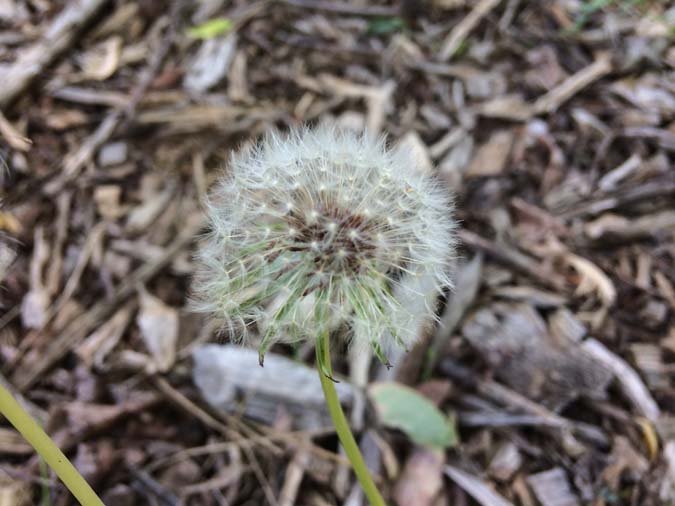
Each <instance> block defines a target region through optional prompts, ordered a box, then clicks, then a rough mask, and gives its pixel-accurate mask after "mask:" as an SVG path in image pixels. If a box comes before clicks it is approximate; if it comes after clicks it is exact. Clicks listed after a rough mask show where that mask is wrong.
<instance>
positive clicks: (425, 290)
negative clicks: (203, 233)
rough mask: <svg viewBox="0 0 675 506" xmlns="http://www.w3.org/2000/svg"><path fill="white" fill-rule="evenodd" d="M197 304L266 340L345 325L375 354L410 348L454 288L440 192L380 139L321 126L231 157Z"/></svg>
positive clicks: (449, 233) (450, 239) (213, 204)
mask: <svg viewBox="0 0 675 506" xmlns="http://www.w3.org/2000/svg"><path fill="white" fill-rule="evenodd" d="M208 214H209V219H210V224H211V232H210V234H209V236H208V238H207V239H206V241H205V245H204V247H203V248H202V249H201V251H200V260H201V261H200V263H201V266H202V268H201V272H200V274H199V276H198V278H197V281H196V284H195V294H196V296H197V298H198V307H199V308H200V309H202V310H205V311H208V312H211V313H213V314H214V315H215V316H216V317H217V318H218V319H220V320H222V321H223V325H224V326H225V327H226V328H227V329H228V330H231V329H235V330H234V332H235V333H237V334H238V335H245V333H246V330H247V329H250V328H252V327H254V326H255V327H257V330H258V331H259V332H260V333H261V334H262V336H263V340H262V341H263V343H262V345H261V352H262V353H264V351H265V350H266V349H267V348H268V347H269V346H270V345H271V344H273V343H274V342H278V341H284V342H289V341H294V340H298V339H305V338H314V337H316V336H317V335H318V334H319V333H320V332H322V331H332V330H336V329H338V328H341V327H343V328H345V329H348V330H349V333H350V335H351V338H352V341H353V342H354V343H355V344H357V345H371V346H373V347H374V348H375V350H376V352H377V353H378V356H380V357H381V358H382V353H384V352H386V350H387V349H389V348H390V347H391V346H393V345H396V344H398V345H401V346H404V347H409V346H411V345H412V343H413V342H414V340H415V338H416V337H417V335H416V334H417V331H418V326H419V321H420V319H424V318H428V317H430V316H433V314H434V311H435V301H436V298H437V296H438V294H439V293H440V292H442V291H443V290H444V289H445V288H447V287H449V286H450V285H451V283H450V274H451V266H452V264H453V255H454V245H455V234H454V228H455V221H454V218H453V216H452V204H451V201H450V199H449V196H448V193H447V190H445V189H444V188H442V187H440V186H439V185H438V183H437V181H436V180H435V179H433V178H431V177H429V176H425V175H422V174H421V173H419V172H418V171H417V170H416V162H415V159H414V158H413V157H412V155H411V154H409V153H408V152H405V151H403V150H400V149H387V147H386V145H385V142H384V140H383V139H374V138H372V137H369V136H368V135H358V134H355V133H352V132H347V131H338V130H336V129H332V128H328V127H324V128H319V129H317V130H308V129H304V130H298V131H293V132H291V133H290V134H288V135H287V136H280V135H276V134H273V135H268V136H267V137H266V138H264V139H263V140H262V141H261V142H260V143H259V144H257V145H256V146H254V147H251V148H249V149H246V150H243V151H241V152H239V153H236V154H234V155H233V156H232V158H231V161H230V167H229V172H228V173H227V175H226V176H225V177H224V178H223V179H222V180H221V181H220V182H219V183H218V184H217V187H216V190H215V192H214V193H213V195H212V197H211V199H210V202H209V204H208Z"/></svg>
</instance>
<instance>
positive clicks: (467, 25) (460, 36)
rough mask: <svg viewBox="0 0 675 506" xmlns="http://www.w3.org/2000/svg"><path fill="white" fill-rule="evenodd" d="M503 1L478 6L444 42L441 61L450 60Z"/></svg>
mask: <svg viewBox="0 0 675 506" xmlns="http://www.w3.org/2000/svg"><path fill="white" fill-rule="evenodd" d="M500 1H501V0H481V1H480V2H478V4H476V6H475V7H474V8H473V10H472V11H471V12H470V13H469V14H468V15H467V16H466V17H465V18H464V19H463V20H462V21H461V22H460V23H459V24H458V25H457V26H455V27H454V28H453V29H452V32H450V35H448V37H447V38H446V39H445V41H444V42H443V47H442V48H441V52H440V53H439V55H438V58H439V59H440V60H441V61H447V60H449V59H450V58H451V57H452V56H453V55H454V54H455V53H456V52H457V50H458V49H459V47H460V46H461V45H462V43H463V42H464V39H466V36H467V35H469V32H471V30H473V29H474V28H475V27H476V26H477V25H478V23H480V20H481V19H483V18H484V17H485V16H486V15H487V13H488V12H490V11H491V10H492V9H494V8H495V7H497V5H498V4H499V2H500Z"/></svg>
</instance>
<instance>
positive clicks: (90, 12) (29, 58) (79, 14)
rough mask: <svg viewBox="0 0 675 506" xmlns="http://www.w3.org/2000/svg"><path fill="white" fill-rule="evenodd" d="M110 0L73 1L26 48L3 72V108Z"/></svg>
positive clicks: (0, 86) (0, 90) (0, 81)
mask: <svg viewBox="0 0 675 506" xmlns="http://www.w3.org/2000/svg"><path fill="white" fill-rule="evenodd" d="M106 3H108V2H107V0H79V1H74V2H70V3H69V4H68V5H67V6H66V7H65V8H64V9H63V11H61V13H60V14H59V15H58V16H57V17H56V18H55V19H54V20H53V21H52V23H51V25H50V26H49V28H47V30H46V31H45V33H44V35H43V36H42V38H41V39H40V40H39V41H38V42H36V43H35V44H33V45H32V46H30V47H29V48H27V49H25V50H24V51H22V52H21V53H20V54H19V56H18V58H17V59H16V61H15V62H14V63H13V64H12V66H11V67H10V68H9V69H8V70H7V71H6V72H4V75H2V76H0V108H5V107H8V106H9V105H10V104H11V103H12V102H13V101H14V100H15V99H16V98H17V97H18V96H19V95H20V94H21V93H22V92H23V90H25V89H26V88H27V87H28V85H29V84H30V83H31V82H32V81H33V79H35V78H36V77H37V76H39V75H41V74H42V73H43V72H44V70H45V69H46V68H47V67H48V66H49V65H50V64H51V63H52V62H53V61H54V59H55V58H56V57H57V56H58V55H59V54H61V53H62V52H63V51H65V50H66V49H67V48H68V47H70V46H71V45H72V44H73V43H74V42H75V39H76V37H77V35H78V33H80V31H81V30H82V27H84V26H86V25H87V24H89V22H90V21H91V20H92V19H93V17H94V16H95V15H96V13H97V12H98V11H99V10H100V9H101V8H102V7H103V6H104V5H105V4H106Z"/></svg>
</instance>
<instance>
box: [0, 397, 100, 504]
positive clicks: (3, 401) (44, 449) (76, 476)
mask: <svg viewBox="0 0 675 506" xmlns="http://www.w3.org/2000/svg"><path fill="white" fill-rule="evenodd" d="M0 412H1V413H2V414H3V415H5V417H6V418H7V420H9V422H10V423H11V424H12V425H14V427H15V428H16V429H17V430H18V431H19V432H20V433H21V435H22V436H23V437H24V438H25V439H26V441H28V442H29V443H30V445H31V446H32V447H33V448H35V451H36V452H38V454H40V456H41V457H42V458H43V459H44V460H45V462H47V464H49V466H50V467H51V468H52V469H53V470H54V471H55V472H56V474H57V476H58V477H59V478H61V481H62V482H63V483H64V484H65V485H66V487H68V490H70V491H71V492H72V494H73V495H74V496H75V498H76V499H77V500H78V501H79V503H80V504H82V505H83V506H103V502H102V501H101V500H100V499H99V498H98V496H97V495H96V493H95V492H94V491H93V490H92V489H91V487H90V486H89V484H88V483H87V482H86V481H85V480H84V478H83V477H82V475H80V473H79V472H78V471H77V469H75V466H73V465H72V464H71V463H70V461H69V460H68V459H67V458H66V456H65V455H64V454H63V452H62V451H61V450H60V449H59V447H58V446H56V444H55V443H54V441H52V440H51V439H50V437H49V436H48V435H47V434H46V433H45V431H43V430H42V428H41V427H40V426H39V425H38V424H37V423H36V422H35V421H34V420H33V419H32V418H31V416H30V415H29V414H28V413H26V411H25V410H24V409H23V408H22V407H21V405H20V404H19V403H18V402H16V400H14V397H12V394H10V393H9V392H8V391H7V389H6V388H5V387H3V386H2V385H0Z"/></svg>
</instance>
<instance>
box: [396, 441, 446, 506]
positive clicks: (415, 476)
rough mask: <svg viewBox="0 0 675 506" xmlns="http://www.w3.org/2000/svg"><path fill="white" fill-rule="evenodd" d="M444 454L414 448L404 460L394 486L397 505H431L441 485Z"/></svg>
mask: <svg viewBox="0 0 675 506" xmlns="http://www.w3.org/2000/svg"><path fill="white" fill-rule="evenodd" d="M444 466H445V455H444V454H443V452H441V451H438V450H430V449H423V448H416V449H415V450H414V451H413V453H412V454H411V455H410V457H408V460H406V463H405V466H404V467H403V473H402V474H401V477H400V478H399V479H398V481H397V482H396V485H395V487H394V500H395V501H396V504H398V506H433V505H434V504H435V501H434V500H435V499H436V496H437V495H438V493H439V492H440V491H441V489H442V487H443V467H444Z"/></svg>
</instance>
